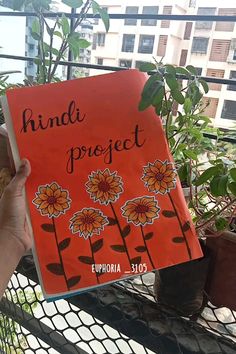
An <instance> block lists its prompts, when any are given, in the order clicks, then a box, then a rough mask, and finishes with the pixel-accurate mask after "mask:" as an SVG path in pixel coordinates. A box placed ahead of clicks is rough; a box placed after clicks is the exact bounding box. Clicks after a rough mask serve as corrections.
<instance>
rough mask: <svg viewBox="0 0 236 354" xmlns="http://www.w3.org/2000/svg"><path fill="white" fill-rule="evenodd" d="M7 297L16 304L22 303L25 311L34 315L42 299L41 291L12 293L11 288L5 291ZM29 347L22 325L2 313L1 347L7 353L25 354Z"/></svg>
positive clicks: (0, 327)
mask: <svg viewBox="0 0 236 354" xmlns="http://www.w3.org/2000/svg"><path fill="white" fill-rule="evenodd" d="M5 295H6V298H7V299H8V300H9V301H11V302H13V303H14V304H20V305H21V308H22V310H23V311H25V312H27V313H28V314H30V315H33V310H35V309H36V308H37V306H38V300H40V299H41V297H42V294H41V293H40V292H36V293H35V292H29V291H23V290H18V291H17V292H16V293H15V294H13V295H12V294H11V291H10V290H6V292H5ZM27 348H28V344H27V340H26V337H25V336H24V334H23V333H21V331H20V325H19V324H18V323H17V322H15V321H14V320H13V319H12V318H10V317H8V316H6V315H4V314H0V349H2V350H3V351H4V353H6V354H23V353H24V351H25V349H27Z"/></svg>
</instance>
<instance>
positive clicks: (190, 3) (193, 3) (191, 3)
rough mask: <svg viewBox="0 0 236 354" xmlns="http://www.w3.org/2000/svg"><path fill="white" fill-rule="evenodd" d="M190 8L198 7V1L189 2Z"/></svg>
mask: <svg viewBox="0 0 236 354" xmlns="http://www.w3.org/2000/svg"><path fill="white" fill-rule="evenodd" d="M188 6H189V7H196V0H189V5H188Z"/></svg>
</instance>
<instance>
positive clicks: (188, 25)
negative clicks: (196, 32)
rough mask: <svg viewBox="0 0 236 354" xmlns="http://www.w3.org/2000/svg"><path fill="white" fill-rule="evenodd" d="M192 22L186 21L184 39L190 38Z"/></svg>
mask: <svg viewBox="0 0 236 354" xmlns="http://www.w3.org/2000/svg"><path fill="white" fill-rule="evenodd" d="M192 27H193V23H192V22H186V25H185V31H184V39H190V37H191V32H192Z"/></svg>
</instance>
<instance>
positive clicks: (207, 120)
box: [198, 116, 211, 123]
mask: <svg viewBox="0 0 236 354" xmlns="http://www.w3.org/2000/svg"><path fill="white" fill-rule="evenodd" d="M198 119H199V120H203V121H204V122H205V123H211V119H210V118H209V117H207V116H198Z"/></svg>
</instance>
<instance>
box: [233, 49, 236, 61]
mask: <svg viewBox="0 0 236 354" xmlns="http://www.w3.org/2000/svg"><path fill="white" fill-rule="evenodd" d="M233 60H236V49H234V52H233Z"/></svg>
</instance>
